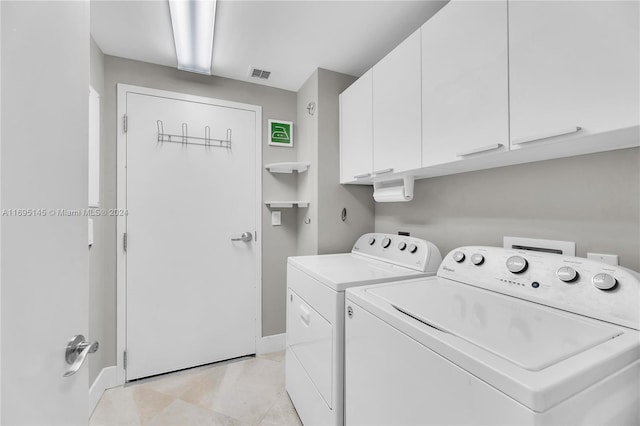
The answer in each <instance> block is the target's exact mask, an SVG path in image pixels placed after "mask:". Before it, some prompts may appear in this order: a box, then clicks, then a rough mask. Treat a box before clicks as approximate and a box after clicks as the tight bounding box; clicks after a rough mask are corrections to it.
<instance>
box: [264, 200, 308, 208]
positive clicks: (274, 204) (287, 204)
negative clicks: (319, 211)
mask: <svg viewBox="0 0 640 426" xmlns="http://www.w3.org/2000/svg"><path fill="white" fill-rule="evenodd" d="M264 203H265V204H266V205H267V207H269V208H271V209H275V208H282V209H290V208H293V207H309V202H308V201H265V202H264Z"/></svg>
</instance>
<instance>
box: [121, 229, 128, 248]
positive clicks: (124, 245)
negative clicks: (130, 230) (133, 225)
mask: <svg viewBox="0 0 640 426" xmlns="http://www.w3.org/2000/svg"><path fill="white" fill-rule="evenodd" d="M122 248H123V249H124V251H127V233H126V232H125V233H124V235H123V236H122Z"/></svg>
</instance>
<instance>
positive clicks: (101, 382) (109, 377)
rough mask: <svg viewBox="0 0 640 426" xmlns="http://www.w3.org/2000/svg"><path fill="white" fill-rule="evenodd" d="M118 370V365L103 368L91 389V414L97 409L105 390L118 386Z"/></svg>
mask: <svg viewBox="0 0 640 426" xmlns="http://www.w3.org/2000/svg"><path fill="white" fill-rule="evenodd" d="M118 385H119V383H118V370H117V368H116V366H115V365H114V366H112V367H105V368H103V369H102V371H101V372H100V374H98V377H96V380H94V382H93V384H92V385H91V388H90V389H89V416H91V414H92V413H93V410H95V408H96V405H98V401H100V398H101V397H102V394H103V393H104V391H105V390H107V389H111V388H115V387H116V386H118Z"/></svg>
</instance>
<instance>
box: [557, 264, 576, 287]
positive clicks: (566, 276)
mask: <svg viewBox="0 0 640 426" xmlns="http://www.w3.org/2000/svg"><path fill="white" fill-rule="evenodd" d="M556 276H557V277H558V278H559V279H560V281H564V282H565V283H570V282H572V281H575V280H576V279H577V278H578V272H577V271H576V270H575V269H573V268H572V267H571V266H563V267H561V268H559V269H558V270H557V271H556Z"/></svg>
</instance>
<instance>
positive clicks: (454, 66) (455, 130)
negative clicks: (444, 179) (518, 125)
mask: <svg viewBox="0 0 640 426" xmlns="http://www.w3.org/2000/svg"><path fill="white" fill-rule="evenodd" d="M507 49H508V45H507V1H506V0H500V1H481V2H469V1H455V0H454V1H451V2H450V3H449V4H447V5H446V6H445V7H444V8H443V9H441V10H440V11H439V12H438V13H437V14H436V15H435V16H434V17H432V18H431V19H430V20H428V21H427V22H426V23H425V24H424V25H423V27H422V108H423V109H422V144H423V145H422V147H423V149H422V166H423V167H426V166H433V165H437V164H443V163H450V162H453V161H457V160H461V159H464V158H468V157H471V156H473V155H488V154H490V153H493V152H500V151H506V150H508V149H509V110H508V109H509V94H508V76H507V72H508V63H507Z"/></svg>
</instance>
